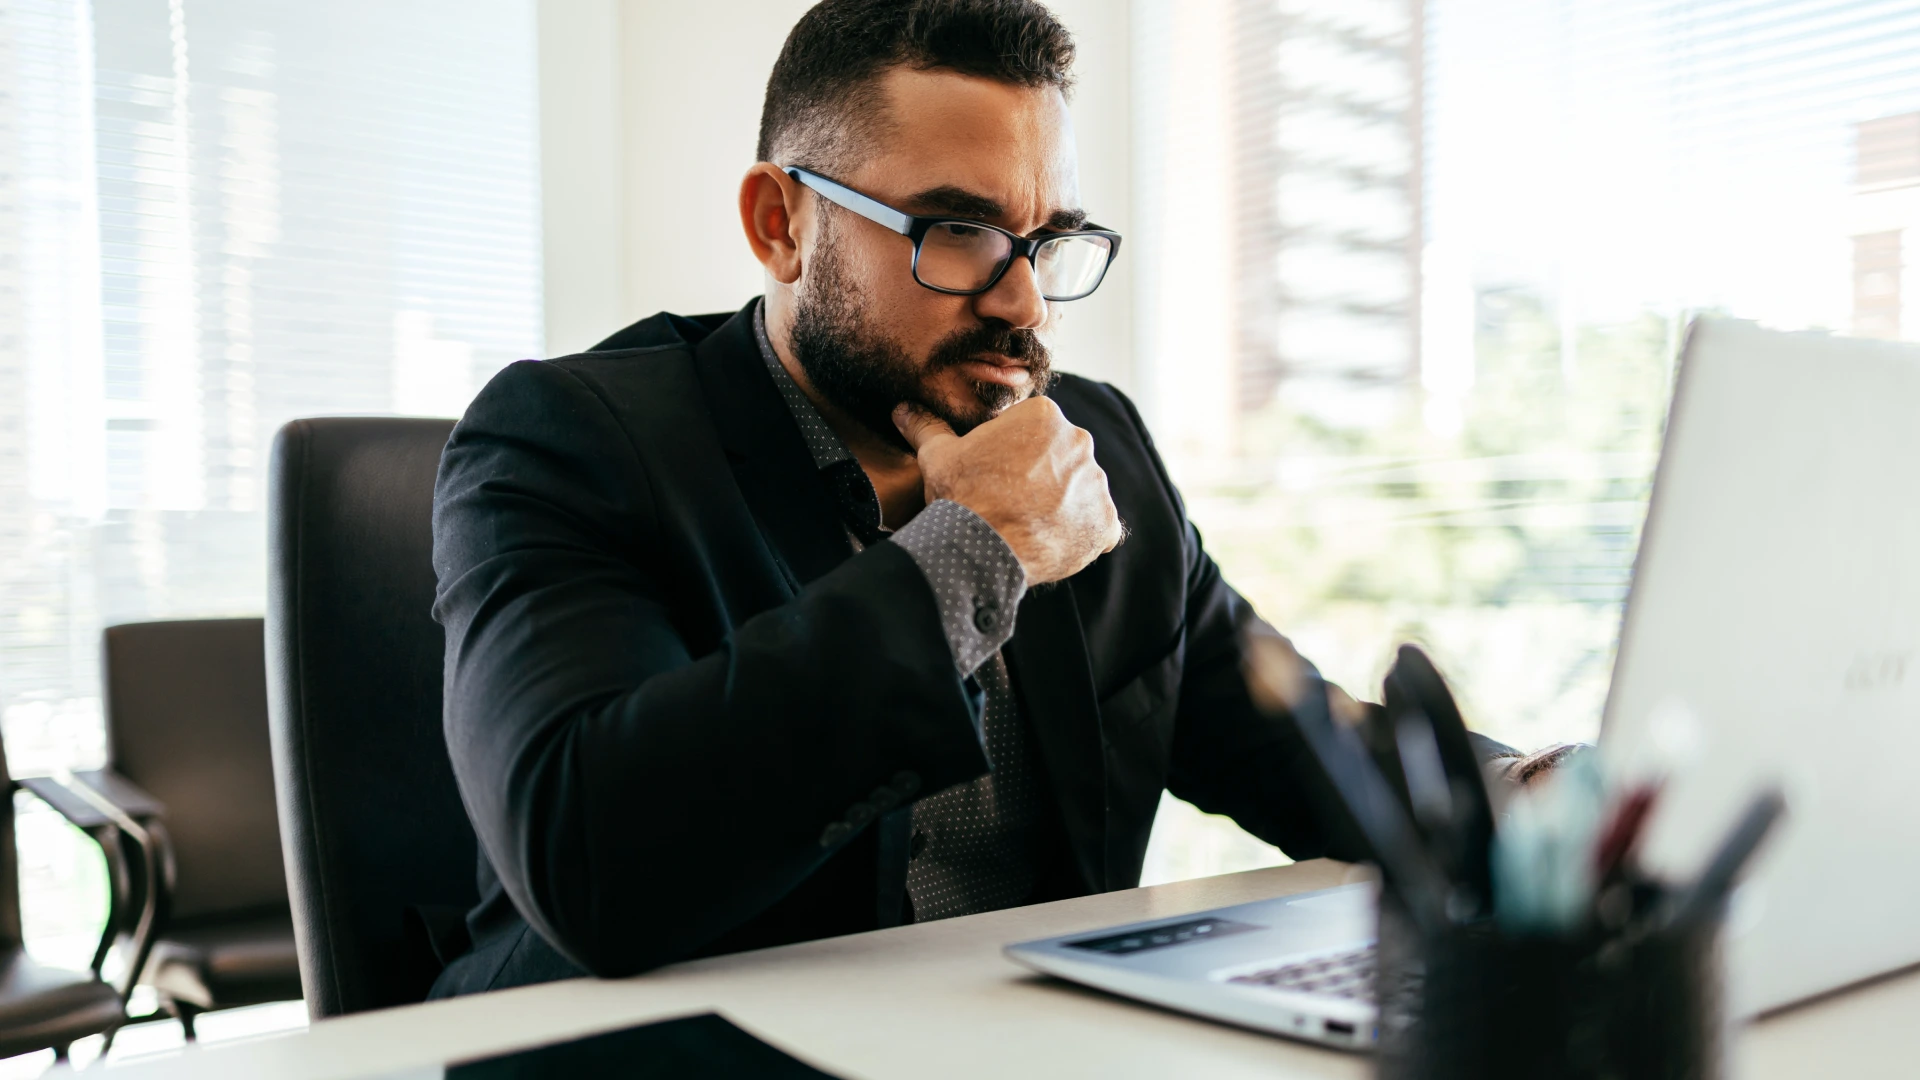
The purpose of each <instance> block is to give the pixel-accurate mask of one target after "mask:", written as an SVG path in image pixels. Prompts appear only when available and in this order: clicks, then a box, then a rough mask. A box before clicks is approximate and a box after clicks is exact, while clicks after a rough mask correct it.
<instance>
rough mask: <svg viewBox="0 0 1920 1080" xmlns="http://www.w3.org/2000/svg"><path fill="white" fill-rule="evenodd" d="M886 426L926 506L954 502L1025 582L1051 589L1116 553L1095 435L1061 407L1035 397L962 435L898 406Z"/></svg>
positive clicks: (1116, 519) (1115, 523)
mask: <svg viewBox="0 0 1920 1080" xmlns="http://www.w3.org/2000/svg"><path fill="white" fill-rule="evenodd" d="M893 422H894V424H895V425H896V426H898V427H899V428H900V433H901V434H902V435H904V436H906V439H907V442H909V443H911V444H912V445H913V449H914V453H915V454H916V455H917V456H918V458H919V462H920V476H921V478H922V480H923V481H924V483H925V485H926V493H927V501H928V502H929V503H931V502H933V501H934V500H936V499H952V500H953V501H954V502H957V503H959V504H960V505H961V506H964V507H966V508H967V509H969V510H971V511H973V512H974V513H976V514H979V515H980V517H981V518H983V519H984V520H985V521H986V523H987V524H989V525H991V526H993V529H994V531H995V532H997V533H999V534H1000V538H1001V539H1003V540H1005V541H1006V542H1007V546H1008V547H1010V548H1012V549H1013V554H1014V556H1015V557H1016V558H1018V559H1019V560H1020V568H1021V569H1022V570H1024V571H1026V574H1027V584H1029V585H1038V584H1040V583H1042V582H1046V581H1059V580H1060V579H1062V578H1066V577H1071V576H1073V575H1074V574H1076V573H1078V572H1079V571H1080V570H1081V568H1083V567H1085V566H1086V565H1087V564H1088V563H1090V562H1092V561H1093V560H1095V559H1097V558H1099V557H1100V556H1101V555H1103V554H1105V553H1106V552H1109V551H1112V550H1113V549H1114V548H1116V547H1118V546H1119V545H1120V539H1121V535H1122V533H1121V529H1120V514H1119V511H1117V510H1115V509H1114V506H1113V496H1112V495H1111V494H1109V493H1108V491H1107V474H1106V472H1105V471H1104V470H1102V469H1101V468H1100V466H1099V465H1097V464H1095V463H1094V460H1093V436H1091V435H1089V434H1087V432H1086V431H1085V429H1083V428H1077V427H1074V426H1073V425H1072V424H1071V423H1069V422H1068V421H1067V418H1066V417H1065V416H1064V415H1062V414H1061V412H1060V406H1058V405H1055V404H1054V403H1053V402H1052V401H1050V400H1048V399H1046V398H1043V397H1033V398H1028V399H1027V400H1025V401H1023V402H1021V403H1020V404H1018V405H1015V406H1013V407H1012V408H1010V409H1008V410H1007V411H1005V412H1003V413H1001V414H1000V415H999V416H996V417H994V418H993V419H991V420H989V421H987V422H986V423H984V424H981V425H980V426H979V427H976V428H974V429H973V430H972V431H969V432H967V433H966V434H965V435H955V434H954V433H953V429H952V428H950V427H948V426H947V424H946V422H945V421H943V420H941V419H940V418H939V417H936V416H934V415H933V414H931V413H929V412H927V411H925V410H924V409H920V408H918V407H916V406H913V405H904V404H903V405H901V406H900V407H899V408H897V409H895V410H894V412H893Z"/></svg>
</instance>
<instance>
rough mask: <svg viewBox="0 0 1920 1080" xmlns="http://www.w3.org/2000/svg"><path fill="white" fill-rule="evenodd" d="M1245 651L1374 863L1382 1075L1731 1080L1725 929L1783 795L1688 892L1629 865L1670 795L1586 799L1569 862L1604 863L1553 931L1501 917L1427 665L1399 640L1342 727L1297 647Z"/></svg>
mask: <svg viewBox="0 0 1920 1080" xmlns="http://www.w3.org/2000/svg"><path fill="white" fill-rule="evenodd" d="M1247 656H1248V685H1249V688H1250V691H1251V692H1252V694H1253V696H1254V698H1255V700H1256V701H1257V702H1259V703H1260V704H1261V706H1262V707H1263V708H1267V709H1268V710H1270V711H1274V712H1279V711H1280V710H1285V711H1286V712H1287V713H1288V714H1290V715H1291V716H1292V718H1293V720H1294V721H1295V724H1296V727H1297V728H1298V729H1299V731H1300V733H1301V738H1302V741H1303V742H1304V743H1305V744H1306V746H1307V748H1308V750H1309V754H1308V755H1307V759H1308V760H1309V761H1310V762H1311V763H1312V765H1313V766H1314V768H1315V770H1316V774H1315V776H1313V777H1312V778H1311V779H1313V780H1315V781H1317V782H1319V783H1321V784H1322V785H1323V786H1324V787H1325V788H1326V789H1327V790H1329V791H1330V792H1332V793H1333V795H1334V796H1335V798H1336V801H1337V802H1338V804H1339V805H1338V806H1337V807H1336V808H1335V810H1334V812H1335V813H1336V815H1344V816H1345V817H1346V818H1347V819H1348V820H1347V821H1346V822H1344V824H1345V825H1348V826H1350V827H1351V828H1352V829H1353V830H1354V831H1355V832H1356V834H1357V835H1358V836H1360V837H1361V838H1363V839H1364V840H1365V841H1366V843H1367V844H1368V845H1370V846H1371V847H1372V849H1373V854H1374V858H1375V861H1376V862H1377V863H1378V864H1379V865H1380V867H1381V879H1382V888H1381V895H1380V933H1379V958H1378V963H1377V965H1376V969H1375V970H1376V972H1377V975H1376V986H1375V995H1376V997H1375V1000H1376V1002H1377V1003H1378V1006H1379V1010H1380V1012H1379V1020H1378V1024H1379V1027H1378V1030H1377V1032H1376V1034H1377V1040H1376V1051H1375V1065H1376V1072H1377V1075H1378V1076H1380V1077H1382V1078H1385V1080H1454V1078H1461V1080H1466V1078H1473V1080H1505V1078H1509V1077H1511V1078H1514V1080H1519V1078H1528V1080H1555V1078H1569V1080H1573V1078H1577V1080H1611V1078H1616V1077H1617V1078H1622V1080H1626V1078H1632V1080H1643V1078H1645V1080H1668V1078H1672V1080H1681V1078H1686V1080H1695V1078H1702V1080H1706V1078H1713V1077H1718V1076H1720V1075H1721V1072H1722V1069H1723V1045H1724V1042H1725V1040H1724V1034H1723V1029H1724V1027H1725V1015H1726V1014H1725V1009H1724V1005H1723V1002H1722V987H1721V979H1722V975H1721V956H1720V933H1721V928H1722V925H1723V923H1724V921H1725V911H1726V904H1727V899H1728V897H1729V895H1730V893H1731V891H1732V889H1733V886H1734V884H1735V881H1736V879H1737V878H1738V876H1739V873H1740V871H1741V870H1742V869H1743V868H1744V867H1745V865H1746V864H1747V862H1748V861H1749V860H1750V859H1751V858H1752V856H1753V855H1754V853H1755V852H1756V851H1757V850H1758V849H1759V847H1760V845H1761V843H1762V841H1763V840H1764V839H1765V837H1766V836H1767V834H1768V832H1769V831H1770V830H1771V828H1772V827H1773V826H1774V825H1775V824H1776V823H1777V821H1778V820H1779V818H1780V816H1781V814H1782V812H1783V810H1784V807H1785V803H1784V801H1783V800H1782V798H1781V797H1780V794H1779V792H1778V791H1771V790H1770V791H1766V792H1763V793H1761V794H1760V795H1759V796H1757V797H1756V798H1755V799H1754V801H1753V803H1752V804H1751V805H1750V806H1749V808H1748V809H1747V811H1746V813H1745V814H1743V815H1742V816H1741V818H1740V820H1739V821H1738V822H1737V823H1736V825H1735V826H1734V828H1733V829H1732V830H1731V831H1730V833H1729V834H1728V836H1727V837H1726V839H1725V840H1724V841H1723V843H1722V845H1721V848H1720V850H1719V851H1718V852H1717V853H1716V854H1715V856H1714V857H1713V858H1712V859H1711V860H1709V862H1708V865H1707V868H1706V870H1705V871H1704V872H1703V873H1702V875H1701V876H1700V878H1699V880H1698V881H1696V882H1695V883H1693V884H1692V885H1690V886H1687V887H1683V888H1670V887H1667V886H1664V885H1662V884H1660V883H1657V882H1654V881H1651V880H1649V879H1647V878H1645V877H1644V876H1642V875H1641V874H1639V873H1638V871H1637V869H1636V868H1635V866H1634V863H1633V861H1632V859H1631V851H1632V848H1633V845H1634V841H1635V839H1636V838H1637V836H1638V835H1639V833H1640V831H1641V829H1642V827H1643V825H1644V822H1645V820H1646V816H1647V814H1648V813H1649V812H1650V809H1651V807H1652V805H1653V803H1654V801H1655V797H1656V796H1657V794H1658V791H1659V786H1658V784H1657V782H1655V783H1651V784H1642V785H1640V786H1638V787H1636V788H1632V789H1629V790H1627V791H1625V792H1623V793H1617V794H1616V795H1614V796H1613V797H1612V802H1613V805H1612V806H1611V810H1612V812H1611V813H1608V814H1604V815H1603V814H1601V813H1600V809H1601V807H1600V806H1599V805H1597V804H1594V803H1588V804H1585V805H1586V806H1587V808H1588V809H1590V810H1591V811H1592V814H1591V815H1590V817H1589V820H1592V821H1595V822H1597V824H1596V825H1595V828H1594V834H1593V835H1592V836H1591V837H1589V838H1588V839H1589V841H1590V843H1589V844H1588V846H1586V847H1582V848H1579V849H1578V850H1577V851H1576V854H1577V855H1578V856H1579V859H1578V860H1577V861H1576V865H1579V866H1590V867H1592V883H1591V885H1592V892H1591V893H1589V894H1588V895H1587V897H1586V899H1585V900H1584V914H1583V915H1580V916H1578V917H1576V918H1573V919H1571V920H1570V921H1568V922H1566V923H1563V924H1553V925H1549V926H1544V927H1542V926H1539V925H1525V924H1523V923H1517V922H1516V921H1515V920H1513V919H1511V918H1508V919H1504V920H1503V919H1502V918H1500V917H1498V916H1499V912H1500V910H1501V909H1500V905H1501V897H1502V895H1503V894H1502V893H1501V892H1500V891H1499V889H1498V888H1497V887H1496V886H1497V885H1498V882H1496V880H1495V877H1496V875H1495V874H1494V873H1493V863H1494V856H1493V849H1494V847H1495V846H1496V845H1498V844H1499V843H1500V841H1499V839H1498V837H1499V824H1498V822H1497V821H1496V818H1495V816H1494V813H1493V810H1492V800H1491V799H1490V798H1489V796H1488V792H1487V790H1486V782H1485V780H1484V778H1483V774H1482V772H1481V770H1480V763H1479V761H1478V758H1477V756H1476V755H1474V753H1473V750H1472V746H1471V744H1470V742H1469V740H1468V737H1467V729H1466V725H1465V723H1464V721H1463V719H1462V717H1461V714H1460V711H1459V708H1458V707H1457V706H1456V705H1455V703H1454V700H1453V696H1452V694H1451V693H1450V692H1449V691H1448V690H1447V686H1446V682H1445V680H1444V679H1442V678H1441V677H1440V673H1439V671H1438V670H1437V669H1435V667H1434V666H1433V664H1432V662H1431V661H1430V660H1428V658H1427V657H1426V655H1425V654H1424V653H1422V652H1421V651H1420V650H1419V649H1417V648H1415V647H1413V646H1410V645H1409V646H1402V647H1401V649H1400V651H1399V654H1398V656H1397V657H1396V662H1395V664H1394V666H1393V669H1392V671H1391V672H1390V673H1389V674H1388V676H1387V680H1386V686H1385V694H1384V697H1385V706H1384V708H1382V709H1379V710H1375V711H1373V712H1371V713H1369V712H1366V711H1365V710H1361V711H1359V712H1358V713H1357V714H1356V715H1355V716H1353V717H1351V722H1350V723H1348V724H1342V723H1340V722H1339V721H1338V720H1337V719H1336V718H1335V715H1334V714H1335V711H1336V710H1335V706H1334V704H1333V699H1332V698H1331V697H1330V694H1329V690H1328V687H1327V685H1326V684H1325V683H1324V682H1323V681H1321V679H1320V677H1319V675H1318V673H1317V672H1315V671H1314V670H1313V669H1312V667H1311V666H1310V665H1308V664H1307V663H1306V662H1305V661H1304V660H1302V659H1300V657H1299V656H1298V655H1297V654H1296V653H1294V651H1293V649H1292V647H1291V646H1290V645H1288V644H1287V643H1286V642H1285V641H1284V640H1282V639H1275V638H1270V637H1265V636H1256V637H1252V638H1249V640H1248V649H1247ZM1342 700H1344V698H1343V696H1342ZM1369 725H1371V726H1369ZM1363 733H1364V735H1366V736H1368V737H1365V738H1363ZM1586 764H1587V765H1591V762H1588V763H1586ZM1585 775H1587V776H1589V777H1594V776H1596V775H1597V774H1596V773H1594V772H1592V771H1589V772H1587V773H1586V774H1585ZM1550 782H1551V781H1550ZM1569 790H1572V791H1579V790H1583V789H1581V788H1579V787H1577V786H1576V787H1575V788H1573V789H1569ZM1564 805H1565V804H1563V806H1564ZM1510 809H1511V807H1510ZM1536 835H1537V834H1536ZM1525 850H1530V849H1527V848H1524V847H1514V846H1512V845H1508V846H1507V847H1506V851H1507V852H1508V853H1509V855H1510V854H1511V853H1512V852H1514V851H1525ZM1505 865H1508V866H1510V867H1511V866H1515V865H1518V866H1521V867H1531V868H1534V869H1536V870H1537V869H1541V868H1544V867H1551V866H1553V864H1552V863H1550V862H1549V863H1541V864H1535V863H1533V862H1531V861H1528V860H1526V859H1524V858H1523V859H1521V860H1519V861H1518V862H1515V861H1513V860H1512V859H1511V858H1510V859H1509V861H1508V863H1506V864H1505ZM1538 876H1539V875H1535V877H1538ZM1509 880H1510V881H1511V880H1513V879H1509ZM1520 880H1524V875H1523V876H1522V878H1521V879H1520ZM1546 880H1547V881H1548V883H1549V884H1551V883H1552V880H1553V879H1552V878H1551V877H1549V878H1548V879H1546ZM1509 887H1511V886H1509ZM1509 899H1514V898H1512V897H1510V898H1509ZM1508 914H1511V912H1509V913H1508Z"/></svg>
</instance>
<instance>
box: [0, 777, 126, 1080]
mask: <svg viewBox="0 0 1920 1080" xmlns="http://www.w3.org/2000/svg"><path fill="white" fill-rule="evenodd" d="M17 784H18V786H19V787H22V788H25V789H27V790H28V791H31V792H33V793H34V794H35V795H37V796H39V797H40V799H41V801H42V802H45V803H46V804H47V805H49V806H51V807H53V809H54V810H56V811H58V812H59V813H60V815H61V816H62V817H64V818H66V819H67V820H68V821H69V822H72V823H73V824H74V825H75V826H77V827H78V828H79V829H80V830H81V831H82V832H84V833H86V834H87V835H88V836H89V837H91V838H92V839H93V841H94V843H96V844H98V845H100V850H101V852H102V853H103V854H104V855H105V856H106V858H107V874H108V898H107V905H108V906H107V923H106V928H105V932H104V933H103V934H102V935H101V937H100V945H99V947H98V948H96V949H95V950H94V954H93V963H92V965H91V968H90V970H87V971H69V970H67V969H64V968H54V967H47V966H46V965H44V964H40V963H38V962H37V961H35V960H34V959H33V957H31V956H29V955H27V950H26V948H25V946H24V945H23V944H22V940H21V934H20V860H19V854H18V852H17V851H16V849H15V847H14V842H13V792H14V788H15V785H16V781H14V780H13V779H12V776H11V774H9V773H8V771H7V754H6V748H5V747H4V746H0V1058H4V1057H12V1056H14V1055H16V1054H29V1053H32V1052H33V1051H35V1050H45V1049H47V1048H49V1047H51V1048H52V1049H53V1052H54V1057H55V1058H56V1059H57V1060H60V1061H65V1060H66V1059H67V1047H68V1046H69V1045H71V1044H72V1043H73V1042H74V1041H75V1040H76V1039H82V1038H85V1037H86V1036H88V1035H98V1034H102V1033H105V1034H107V1035H108V1036H111V1035H112V1034H113V1032H114V1031H115V1030H116V1029H118V1028H119V1027H120V1025H122V1024H124V1023H126V1022H127V1013H126V996H125V988H124V987H116V986H111V985H109V984H108V983H107V982H106V980H105V979H104V978H102V976H101V967H102V965H103V964H105V963H106V959H107V954H108V951H109V950H110V949H111V948H112V946H113V944H114V942H115V941H116V940H117V939H119V938H120V937H121V936H122V933H123V932H125V934H126V937H127V940H128V942H129V943H130V948H131V952H130V954H129V955H133V956H137V955H139V954H140V953H141V952H142V951H144V948H145V945H146V943H147V941H148V940H150V939H149V937H148V934H149V933H150V931H151V929H152V926H153V921H154V916H155V911H154V909H153V907H152V905H151V904H150V903H144V902H143V901H144V900H145V899H146V898H147V896H148V894H145V893H142V894H141V899H136V898H135V893H136V892H137V891H138V889H137V885H136V878H138V877H140V876H142V875H143V874H144V873H145V872H146V871H145V866H144V864H142V863H140V855H138V854H136V853H135V852H136V850H137V849H136V848H135V846H134V845H133V844H132V843H131V838H130V837H129V836H128V835H127V834H125V833H123V832H122V831H121V829H120V827H119V826H118V825H116V824H115V822H114V820H113V817H112V815H111V814H110V812H109V811H107V810H104V809H102V808H101V807H99V806H96V805H94V804H92V803H91V802H89V801H88V800H86V799H85V798H83V797H81V796H80V795H78V794H76V793H75V792H73V791H71V790H69V789H67V788H66V787H63V786H62V785H60V784H59V783H57V782H55V781H53V780H51V779H48V778H45V777H37V778H33V779H24V780H20V781H18V782H17ZM130 824H131V823H130ZM134 828H135V830H136V831H140V830H139V829H138V826H134Z"/></svg>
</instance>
